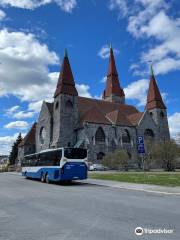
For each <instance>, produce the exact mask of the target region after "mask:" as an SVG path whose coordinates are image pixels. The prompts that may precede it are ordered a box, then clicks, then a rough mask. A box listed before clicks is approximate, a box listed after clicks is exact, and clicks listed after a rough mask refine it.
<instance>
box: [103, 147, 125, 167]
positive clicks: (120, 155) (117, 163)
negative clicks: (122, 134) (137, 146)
mask: <svg viewBox="0 0 180 240" xmlns="http://www.w3.org/2000/svg"><path fill="white" fill-rule="evenodd" d="M128 160H129V156H128V153H127V151H125V150H117V151H115V152H112V153H109V154H107V155H106V156H105V157H104V158H103V160H102V163H103V165H104V166H107V167H109V168H111V169H115V170H121V169H122V170H125V171H128Z"/></svg>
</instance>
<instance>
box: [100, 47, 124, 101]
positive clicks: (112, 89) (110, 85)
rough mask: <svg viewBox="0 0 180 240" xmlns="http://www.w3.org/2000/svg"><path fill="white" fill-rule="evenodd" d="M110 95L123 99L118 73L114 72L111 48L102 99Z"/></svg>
mask: <svg viewBox="0 0 180 240" xmlns="http://www.w3.org/2000/svg"><path fill="white" fill-rule="evenodd" d="M111 95H116V96H119V97H124V96H125V94H124V91H123V89H122V88H121V87H120V83H119V78H118V72H117V70H116V63H115V59H114V53H113V49H112V47H110V57H109V68H108V73H107V81H106V88H105V90H104V96H103V97H104V98H105V97H109V96H111Z"/></svg>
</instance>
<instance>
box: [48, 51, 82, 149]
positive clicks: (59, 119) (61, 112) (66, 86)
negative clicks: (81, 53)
mask: <svg viewBox="0 0 180 240" xmlns="http://www.w3.org/2000/svg"><path fill="white" fill-rule="evenodd" d="M77 101H78V92H77V90H76V87H75V82H74V77H73V74H72V70H71V66H70V63H69V59H68V55H67V51H65V55H64V59H63V63H62V67H61V72H60V75H59V79H58V83H57V87H56V91H55V93H54V109H53V119H54V120H53V143H52V146H53V147H61V146H62V147H66V146H74V144H75V142H74V141H75V139H74V128H75V125H76V123H77V119H78V103H77Z"/></svg>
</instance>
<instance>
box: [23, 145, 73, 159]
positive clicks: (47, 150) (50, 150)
mask: <svg viewBox="0 0 180 240" xmlns="http://www.w3.org/2000/svg"><path fill="white" fill-rule="evenodd" d="M64 148H72V147H64ZM64 148H63V147H61V148H48V149H45V150H42V151H40V152H37V153H33V154H28V155H25V156H24V157H31V156H36V155H39V154H42V153H47V152H55V151H57V150H62V149H64Z"/></svg>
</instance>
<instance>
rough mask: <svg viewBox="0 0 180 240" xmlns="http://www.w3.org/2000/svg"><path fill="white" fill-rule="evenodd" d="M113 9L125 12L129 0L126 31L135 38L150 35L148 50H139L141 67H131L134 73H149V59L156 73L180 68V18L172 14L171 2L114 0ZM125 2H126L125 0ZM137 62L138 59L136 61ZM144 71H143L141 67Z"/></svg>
mask: <svg viewBox="0 0 180 240" xmlns="http://www.w3.org/2000/svg"><path fill="white" fill-rule="evenodd" d="M112 2H113V3H114V4H113V7H112V8H111V10H115V9H116V10H119V12H120V14H121V12H123V9H124V7H123V6H124V3H123V2H126V9H128V11H126V14H124V15H122V16H124V17H126V18H127V21H128V26H127V31H128V32H129V33H130V34H132V36H133V37H135V38H136V39H138V38H142V39H145V40H146V42H147V39H149V43H151V45H150V44H149V47H148V45H147V44H146V49H147V50H146V51H145V52H142V53H141V54H140V62H139V64H138V65H139V69H138V68H135V69H132V70H133V71H134V74H135V75H139V76H140V75H141V76H142V74H145V73H147V67H148V65H149V63H148V62H149V61H152V62H153V65H154V68H155V71H156V73H157V74H165V73H168V72H170V71H175V70H179V69H180V44H179V39H180V19H179V18H173V17H171V16H170V15H169V12H168V10H169V8H170V7H171V4H172V2H171V3H167V1H166V0H132V1H121V0H120V1H118V0H117V1H111V0H109V4H111V3H112ZM122 3H123V4H122ZM136 64H137V62H136ZM144 65H145V66H146V69H143V72H142V71H141V70H142V69H141V68H142V67H143V68H144Z"/></svg>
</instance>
